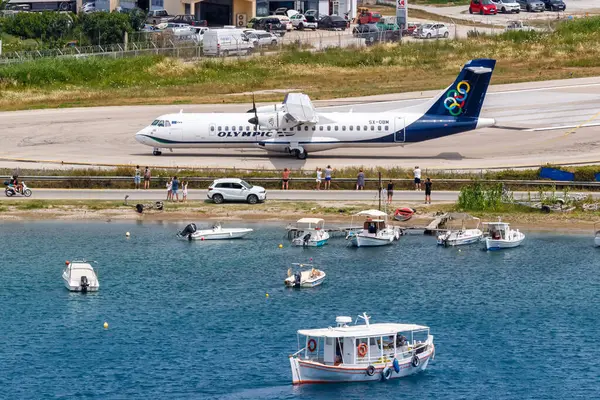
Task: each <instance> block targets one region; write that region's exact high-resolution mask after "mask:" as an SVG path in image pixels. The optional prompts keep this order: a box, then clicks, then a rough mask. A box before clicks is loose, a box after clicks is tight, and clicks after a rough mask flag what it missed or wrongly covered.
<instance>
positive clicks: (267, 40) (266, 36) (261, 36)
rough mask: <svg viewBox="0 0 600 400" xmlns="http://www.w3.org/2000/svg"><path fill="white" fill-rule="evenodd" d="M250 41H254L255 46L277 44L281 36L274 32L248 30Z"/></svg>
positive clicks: (247, 34)
mask: <svg viewBox="0 0 600 400" xmlns="http://www.w3.org/2000/svg"><path fill="white" fill-rule="evenodd" d="M246 37H247V38H248V41H249V42H250V43H252V45H253V46H254V48H259V47H268V46H277V44H278V43H279V38H278V37H277V36H275V35H273V34H272V33H269V32H266V31H249V32H246Z"/></svg>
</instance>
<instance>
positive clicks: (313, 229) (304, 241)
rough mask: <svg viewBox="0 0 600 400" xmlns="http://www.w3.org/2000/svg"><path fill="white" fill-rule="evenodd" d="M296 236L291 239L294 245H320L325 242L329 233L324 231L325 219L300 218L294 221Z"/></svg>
mask: <svg viewBox="0 0 600 400" xmlns="http://www.w3.org/2000/svg"><path fill="white" fill-rule="evenodd" d="M296 232H297V234H298V236H297V237H295V238H294V239H292V244H293V245H294V246H308V247H321V246H324V245H326V244H327V240H329V233H328V232H326V231H325V221H324V220H323V219H321V218H301V219H299V220H298V221H297V222H296Z"/></svg>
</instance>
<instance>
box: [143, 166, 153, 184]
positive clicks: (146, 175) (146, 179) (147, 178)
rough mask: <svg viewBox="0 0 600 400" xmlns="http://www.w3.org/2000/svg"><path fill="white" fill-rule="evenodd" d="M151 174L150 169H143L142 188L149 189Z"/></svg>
mask: <svg viewBox="0 0 600 400" xmlns="http://www.w3.org/2000/svg"><path fill="white" fill-rule="evenodd" d="M151 177H152V175H151V174H150V169H149V168H148V167H146V169H145V170H144V189H150V178H151Z"/></svg>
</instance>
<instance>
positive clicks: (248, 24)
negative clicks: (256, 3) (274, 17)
mask: <svg viewBox="0 0 600 400" xmlns="http://www.w3.org/2000/svg"><path fill="white" fill-rule="evenodd" d="M260 19H261V18H260V17H255V18H252V19H250V21H248V23H247V24H246V28H250V29H252V28H254V24H256V23H257V22H258V21H259V20H260Z"/></svg>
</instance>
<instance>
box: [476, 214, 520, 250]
mask: <svg viewBox="0 0 600 400" xmlns="http://www.w3.org/2000/svg"><path fill="white" fill-rule="evenodd" d="M483 225H484V226H487V230H486V233H485V237H484V243H485V248H486V249H487V250H501V249H510V248H513V247H517V246H520V245H521V243H523V240H525V234H524V233H523V232H519V230H518V229H516V230H515V229H512V228H511V227H510V225H509V224H508V223H506V222H502V221H501V220H500V218H498V222H484V223H483Z"/></svg>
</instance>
